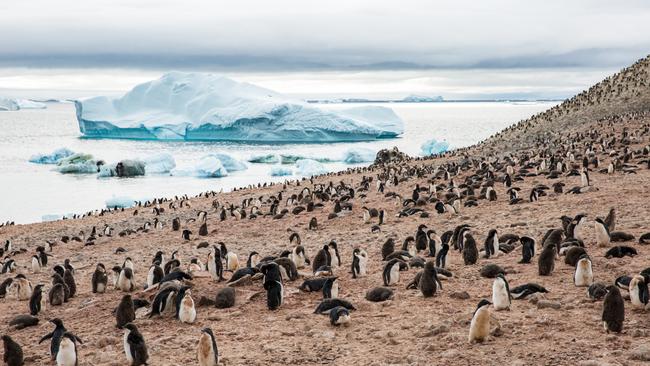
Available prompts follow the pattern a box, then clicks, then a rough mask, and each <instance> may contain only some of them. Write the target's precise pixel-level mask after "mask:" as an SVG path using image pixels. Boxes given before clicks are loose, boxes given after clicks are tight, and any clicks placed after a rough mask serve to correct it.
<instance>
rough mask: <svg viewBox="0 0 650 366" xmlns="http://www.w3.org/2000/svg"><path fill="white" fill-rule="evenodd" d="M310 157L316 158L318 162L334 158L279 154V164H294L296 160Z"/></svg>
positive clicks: (329, 161)
mask: <svg viewBox="0 0 650 366" xmlns="http://www.w3.org/2000/svg"><path fill="white" fill-rule="evenodd" d="M302 159H310V160H316V161H317V162H319V163H331V162H333V161H334V160H332V159H328V158H312V157H307V156H302V155H292V154H280V163H281V164H295V163H296V162H297V161H298V160H302Z"/></svg>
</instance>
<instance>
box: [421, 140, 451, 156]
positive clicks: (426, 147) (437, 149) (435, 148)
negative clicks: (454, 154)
mask: <svg viewBox="0 0 650 366" xmlns="http://www.w3.org/2000/svg"><path fill="white" fill-rule="evenodd" d="M420 148H421V149H422V155H424V156H429V155H435V154H442V153H444V152H447V151H448V150H449V143H448V142H447V141H438V140H436V139H431V140H428V141H425V142H424V143H423V144H422V146H421V147H420Z"/></svg>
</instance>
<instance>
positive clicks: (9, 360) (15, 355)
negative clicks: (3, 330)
mask: <svg viewBox="0 0 650 366" xmlns="http://www.w3.org/2000/svg"><path fill="white" fill-rule="evenodd" d="M2 342H3V343H4V355H3V356H2V360H3V361H4V363H5V365H7V366H22V365H24V364H25V360H24V357H23V349H22V348H21V347H20V345H19V344H18V343H16V341H14V340H13V339H12V338H11V337H10V336H8V335H6V334H5V335H3V336H2Z"/></svg>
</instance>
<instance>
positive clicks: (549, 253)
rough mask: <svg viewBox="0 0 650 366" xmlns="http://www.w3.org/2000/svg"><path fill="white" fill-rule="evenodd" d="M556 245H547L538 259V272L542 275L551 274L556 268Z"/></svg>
mask: <svg viewBox="0 0 650 366" xmlns="http://www.w3.org/2000/svg"><path fill="white" fill-rule="evenodd" d="M555 249H556V248H555V245H547V246H545V247H544V249H542V253H540V255H539V258H538V259H537V267H538V273H539V275H540V276H550V275H551V273H552V272H553V270H554V269H555V256H556V252H555Z"/></svg>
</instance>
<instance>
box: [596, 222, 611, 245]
mask: <svg viewBox="0 0 650 366" xmlns="http://www.w3.org/2000/svg"><path fill="white" fill-rule="evenodd" d="M594 229H595V231H596V243H597V244H598V246H599V247H606V246H608V245H609V243H610V240H611V238H610V236H609V229H608V227H607V225H606V224H605V222H604V221H603V219H601V218H600V217H599V218H597V219H596V221H595V222H594Z"/></svg>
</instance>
